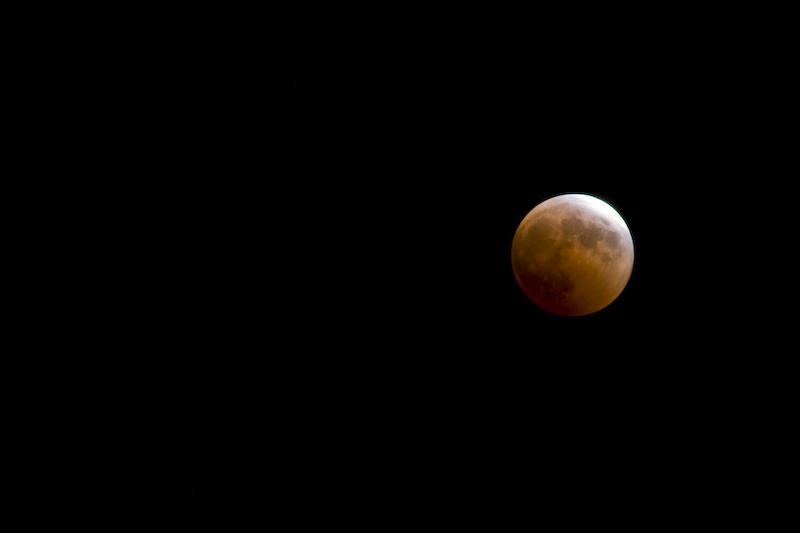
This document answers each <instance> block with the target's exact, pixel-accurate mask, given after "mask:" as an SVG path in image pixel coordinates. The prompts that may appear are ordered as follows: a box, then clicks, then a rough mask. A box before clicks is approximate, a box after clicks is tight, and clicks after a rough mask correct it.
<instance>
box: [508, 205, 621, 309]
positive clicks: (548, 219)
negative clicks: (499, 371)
mask: <svg viewBox="0 0 800 533" xmlns="http://www.w3.org/2000/svg"><path fill="white" fill-rule="evenodd" d="M511 265H512V267H513V269H514V276H515V277H516V278H517V283H519V286H520V288H522V291H523V292H524V293H525V295H526V296H527V297H528V298H529V299H530V300H531V301H533V302H534V303H535V304H536V305H538V306H539V307H541V308H542V309H544V310H545V311H549V312H551V313H554V314H556V315H562V316H582V315H588V314H590V313H594V312H596V311H599V310H601V309H603V308H605V307H606V306H608V305H609V304H610V303H611V302H613V301H614V300H616V299H617V297H618V296H619V295H620V294H621V293H622V291H623V289H624V288H625V286H626V285H627V284H628V280H629V279H630V277H631V272H632V271H633V238H632V237H631V232H630V230H629V229H628V226H627V224H625V221H624V220H623V219H622V217H621V216H620V214H619V213H617V211H616V210H615V209H614V208H613V207H611V206H610V205H608V204H607V203H606V202H604V201H603V200H600V199H599V198H596V197H594V196H589V195H586V194H562V195H560V196H555V197H553V198H550V199H548V200H545V201H544V202H542V203H540V204H539V205H537V206H536V207H534V208H533V209H532V210H531V212H530V213H528V214H527V215H526V216H525V218H524V219H523V220H522V222H521V223H520V225H519V227H518V228H517V231H516V233H515V234H514V240H513V242H512V244H511Z"/></svg>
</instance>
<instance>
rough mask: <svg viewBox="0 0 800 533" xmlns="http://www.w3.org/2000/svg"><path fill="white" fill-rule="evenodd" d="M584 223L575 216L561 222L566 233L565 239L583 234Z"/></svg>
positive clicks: (562, 229)
mask: <svg viewBox="0 0 800 533" xmlns="http://www.w3.org/2000/svg"><path fill="white" fill-rule="evenodd" d="M583 229H584V225H583V221H582V220H581V219H579V218H578V217H577V216H575V215H573V216H571V217H567V218H564V219H562V220H561V231H563V232H564V237H575V236H577V235H580V234H581V233H582V232H583Z"/></svg>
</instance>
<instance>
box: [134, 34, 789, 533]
mask: <svg viewBox="0 0 800 533" xmlns="http://www.w3.org/2000/svg"><path fill="white" fill-rule="evenodd" d="M582 24H584V26H582V28H591V27H593V26H592V23H591V21H589V20H587V21H584V22H582ZM456 26H457V25H456ZM567 26H569V27H560V29H558V28H555V27H549V25H544V26H542V27H541V28H538V30H537V31H521V30H520V29H519V28H516V29H508V31H506V30H503V29H502V28H499V27H498V28H495V29H494V30H492V31H490V32H488V33H485V34H484V33H481V34H480V35H476V34H475V33H474V32H470V31H466V30H463V29H462V33H461V34H459V35H460V36H459V35H455V34H453V36H452V37H451V38H450V37H449V38H442V39H438V40H437V39H432V40H426V41H424V44H423V41H421V40H419V41H417V40H416V39H415V40H414V43H415V44H414V45H413V46H412V45H410V44H408V42H406V41H400V45H398V44H397V42H395V45H392V44H387V45H386V46H371V45H369V42H355V43H353V45H352V46H341V47H335V49H332V48H330V47H319V48H315V47H311V49H310V50H308V51H306V50H304V51H302V53H301V52H299V51H297V54H296V55H295V56H293V60H290V61H287V63H289V64H290V68H287V69H286V70H285V72H284V71H281V72H278V76H277V77H278V78H281V79H280V80H279V81H278V82H277V83H276V82H275V81H274V80H272V79H271V81H268V82H265V81H264V80H263V79H262V78H261V77H260V76H261V75H260V74H259V73H258V72H257V71H254V70H253V69H252V68H250V67H251V65H252V64H253V63H252V62H250V59H252V57H248V58H243V57H241V56H237V57H238V59H236V61H227V60H224V59H223V60H219V64H220V65H224V67H220V68H223V69H224V72H225V73H226V76H227V77H226V78H225V81H224V82H223V81H219V80H220V78H219V77H214V76H207V77H203V78H202V79H203V80H205V82H206V83H207V85H205V87H206V88H207V89H205V91H207V93H204V94H205V96H207V98H206V97H205V96H202V95H200V96H195V98H196V100H193V102H194V104H192V105H190V106H188V108H187V110H186V111H182V113H185V115H186V116H194V117H195V119H194V120H193V121H192V123H191V124H192V126H191V127H190V128H187V130H186V136H185V137H182V139H183V140H182V141H180V142H176V143H174V144H170V142H171V141H170V140H169V139H172V137H170V138H169V139H165V140H164V146H165V147H166V148H165V153H168V154H171V155H169V156H167V155H165V156H162V157H163V159H159V161H161V162H164V163H169V166H168V167H162V169H163V168H167V170H169V169H171V170H169V172H172V173H173V174H171V175H174V176H176V179H175V180H174V181H170V182H169V185H164V183H165V182H163V181H162V182H160V183H161V184H160V185H157V184H155V183H154V184H153V187H160V189H159V190H160V193H159V200H158V201H157V202H156V204H157V206H156V207H154V209H155V211H154V212H155V213H156V214H154V215H153V217H152V218H151V219H150V220H152V221H153V222H152V223H150V224H149V225H148V226H147V228H146V230H145V231H146V232H149V234H151V235H153V236H154V239H153V241H152V242H151V243H150V244H147V245H145V244H142V246H145V248H143V249H147V250H151V251H152V250H154V249H155V250H157V251H158V257H159V258H161V260H163V262H162V263H160V264H162V265H165V266H164V268H163V269H156V268H154V269H151V270H149V271H148V272H150V274H148V276H147V278H146V280H143V281H141V286H140V287H139V289H141V291H143V292H142V293H141V294H146V295H148V297H152V298H155V299H156V300H158V301H159V302H160V303H159V306H157V308H156V309H155V310H154V311H153V315H155V316H156V317H157V318H158V319H157V320H156V319H153V320H154V322H156V323H158V324H160V326H158V328H159V329H158V332H157V333H154V332H153V331H152V330H148V331H150V333H148V334H147V335H148V337H147V338H151V339H157V340H158V345H159V346H161V349H163V350H164V353H165V355H164V356H163V358H160V356H157V355H153V356H152V357H153V364H158V365H161V366H160V368H161V369H162V371H163V375H164V377H163V378H162V380H161V381H160V382H159V383H158V384H157V385H155V386H154V390H158V391H162V392H159V395H158V396H157V397H159V398H161V397H162V396H161V395H163V398H164V400H165V405H167V406H168V410H167V412H168V413H171V414H169V415H168V416H169V417H172V418H171V419H172V420H178V422H176V423H175V424H174V425H173V424H170V423H165V427H167V426H168V427H169V430H168V431H169V432H170V434H174V435H175V436H176V438H177V439H178V441H179V442H180V443H181V446H180V450H182V451H179V450H177V449H176V451H175V452H174V453H175V457H176V463H175V464H177V465H179V467H176V468H175V469H174V470H173V471H174V472H176V475H175V476H174V478H175V479H176V480H177V483H178V485H180V486H181V487H185V488H186V491H185V493H184V494H189V497H188V501H189V505H190V513H191V515H192V516H194V517H199V519H200V520H201V521H202V519H203V518H204V517H205V516H207V515H208V514H209V513H212V512H213V511H214V510H215V509H221V508H223V507H225V506H226V505H228V504H229V503H231V502H235V505H244V506H247V505H249V504H253V505H262V504H263V505H266V506H268V507H270V508H280V509H282V510H286V509H289V510H290V512H291V513H293V514H294V515H295V516H297V517H298V520H299V521H300V522H302V521H305V520H323V521H324V520H331V521H333V522H331V523H334V522H335V521H336V520H338V519H339V518H342V517H345V516H349V515H350V514H351V513H356V514H358V515H359V516H362V517H364V519H366V517H367V516H375V517H378V518H376V519H377V520H380V517H383V518H384V519H385V518H386V517H392V516H395V515H398V516H403V517H406V518H407V519H410V517H411V516H412V515H416V514H417V513H423V514H427V513H429V512H438V513H443V514H453V513H455V514H456V515H458V516H462V517H464V516H471V517H473V518H474V520H475V521H476V523H477V522H481V523H486V524H489V525H496V524H497V522H496V521H497V520H500V517H506V518H509V519H518V518H520V517H524V516H525V515H526V514H529V513H533V514H538V513H545V510H549V511H551V512H555V513H556V514H559V515H561V516H574V517H576V518H580V517H583V518H587V519H588V518H591V517H599V516H601V515H603V513H607V515H608V516H613V515H615V514H616V513H619V512H622V511H620V509H622V508H624V509H631V508H635V509H637V513H636V514H637V515H642V516H651V517H652V516H656V515H660V514H663V513H664V512H666V511H665V506H666V507H669V506H678V507H680V508H682V509H689V508H694V507H695V506H698V505H700V504H701V503H702V502H705V503H703V505H707V504H708V502H709V497H707V491H712V492H713V490H712V489H710V488H709V487H712V486H714V487H717V486H719V485H725V484H727V483H735V481H736V479H738V477H737V476H739V475H740V474H741V472H739V471H734V470H731V468H730V464H731V461H733V460H734V456H735V455H736V453H738V452H737V451H736V450H734V449H732V448H731V447H730V446H729V445H728V443H729V442H731V439H734V437H733V436H732V435H735V434H737V432H738V431H740V428H741V427H742V425H743V424H745V423H746V424H754V425H755V424H765V422H764V420H765V417H766V415H764V414H763V412H762V413H760V414H759V413H756V412H754V411H752V410H751V406H752V405H753V401H754V400H753V398H754V396H758V397H759V398H762V400H763V398H764V394H765V393H766V389H767V387H766V386H765V385H764V382H765V380H768V379H769V376H770V375H771V374H770V372H771V371H772V370H771V369H772V368H774V365H779V364H780V360H779V359H769V358H770V357H773V355H770V354H774V349H773V347H772V346H771V341H770V339H771V336H770V334H768V333H764V332H763V331H762V330H760V329H758V327H757V326H756V324H757V323H758V324H760V322H757V320H755V319H753V318H752V315H751V314H750V313H749V312H748V309H752V308H753V305H752V304H751V303H749V302H752V300H753V299H755V300H758V299H759V298H760V296H759V292H758V291H757V290H753V289H752V287H751V286H750V285H749V284H748V283H747V282H746V281H745V280H747V276H748V269H749V267H748V266H742V265H748V264H749V263H748V261H749V259H748V258H747V257H746V254H747V253H748V252H747V251H746V250H743V249H742V247H741V243H742V242H753V239H757V238H758V237H757V235H756V233H757V228H756V226H754V225H753V224H744V223H741V222H735V223H734V225H735V226H736V235H735V238H734V236H733V235H732V234H731V233H730V231H729V230H728V228H729V227H730V224H728V223H721V220H726V218H725V217H729V218H732V219H735V220H741V218H742V217H746V216H747V215H746V210H744V209H743V208H742V207H741V206H742V203H741V202H742V201H743V199H744V197H746V196H747V195H748V193H747V192H744V191H742V190H740V189H737V185H736V184H737V183H740V182H741V180H744V179H750V178H749V177H750V176H752V175H753V173H754V172H755V171H756V169H758V170H759V172H762V173H763V172H764V168H765V165H768V164H769V161H771V160H772V159H770V157H769V156H768V153H767V152H768V151H769V150H775V149H776V148H775V146H776V145H775V144H774V143H768V142H766V141H765V140H764V137H759V138H757V139H754V138H752V135H751V136H749V137H748V135H749V134H748V132H752V131H754V129H753V128H754V125H755V124H756V123H757V122H758V120H760V119H759V118H758V117H759V116H760V115H758V113H755V112H752V110H748V109H744V108H743V107H742V106H740V105H739V104H738V102H740V101H741V95H742V94H743V92H747V90H746V89H745V86H744V85H742V84H741V83H739V84H737V83H736V82H735V80H740V79H745V78H747V76H745V75H744V74H743V72H744V70H743V69H745V68H766V67H763V65H761V66H759V65H753V66H751V67H745V66H744V62H745V61H746V60H745V59H742V57H743V56H742V55H739V54H738V53H737V54H734V55H733V56H729V55H726V54H721V53H718V52H715V51H714V50H716V49H715V48H714V47H713V43H703V42H702V41H703V39H702V38H701V37H702V34H703V32H696V33H697V35H699V36H700V37H697V38H695V39H693V40H690V39H689V37H688V35H689V34H688V33H685V34H682V36H681V37H677V36H675V35H674V34H673V33H671V31H672V30H671V29H670V28H671V26H669V25H667V24H665V25H664V26H659V25H657V24H656V25H647V26H641V27H629V26H626V25H624V24H623V25H622V26H624V27H625V31H622V29H619V28H618V29H617V30H612V29H610V28H608V30H607V31H601V30H598V29H597V28H596V27H595V29H594V30H593V31H590V32H588V33H587V32H579V31H577V29H576V28H575V27H574V25H572V24H569V25H567ZM686 31H687V32H690V30H689V29H687V30H686ZM378 33H380V32H378ZM479 33H480V32H479ZM578 35H582V37H581V38H578V37H576V36H578ZM467 36H470V37H469V38H467ZM390 41H391V40H390ZM404 43H405V44H404ZM292 46H294V45H292ZM292 46H290V47H289V48H292ZM278 53H279V54H280V53H282V51H281V50H279V51H278ZM734 56H735V57H734ZM214 64H215V65H216V63H214ZM197 68H198V69H199V70H198V71H199V72H206V71H205V70H204V69H205V68H206V66H205V64H204V63H203V62H198V64H197ZM187 69H188V70H187V72H189V71H192V72H194V71H193V70H192V69H191V68H188V67H187ZM243 72H246V74H241V75H240V74H237V73H243ZM270 72H272V73H274V71H270ZM185 76H190V77H192V76H194V74H191V73H188V74H187V73H184V74H180V75H178V78H179V79H178V82H177V83H178V85H179V86H181V84H184V83H186V82H185V81H183V82H182V81H180V80H181V79H184V78H183V77H185ZM192 79H193V80H194V78H192ZM748 79H749V78H748ZM215 80H216V81H215ZM742 83H744V82H742ZM187 85H191V84H187ZM732 87H736V88H737V89H736V91H734V90H733V89H731V88H732ZM748 87H751V86H748ZM212 96H213V98H212ZM176 99H177V100H181V98H180V94H179V93H176ZM181 101H185V100H181ZM209 102H218V103H217V104H215V105H209V107H207V108H203V107H202V106H205V105H206V104H208V103H209ZM220 102H222V103H220ZM201 104H202V105H201ZM767 105H768V102H766V101H765V102H764V106H767ZM197 106H200V107H197ZM198 108H203V109H205V111H204V113H206V114H202V115H200V116H198V115H196V114H195V113H193V112H192V111H191V109H198ZM734 108H735V109H736V111H735V112H732V111H731V110H732V109H734ZM748 113H750V114H748ZM165 137H168V136H166V135H165ZM743 147H746V149H743ZM181 162H184V163H185V164H182V163H181ZM182 165H183V166H182ZM178 169H183V170H184V172H179V171H178ZM165 172H166V171H165ZM750 186H753V183H752V180H751V181H750ZM569 192H581V193H588V194H592V195H595V196H598V197H600V198H602V199H604V200H606V201H607V202H609V203H610V204H612V205H613V206H614V207H616V208H617V210H618V211H619V213H620V214H621V215H622V217H623V218H624V219H625V220H626V222H627V224H628V226H629V228H630V230H631V232H632V235H633V239H634V245H635V251H636V256H635V263H634V269H633V274H632V277H631V279H630V282H629V284H628V286H627V288H626V289H625V291H624V292H623V293H622V295H621V296H620V297H619V298H618V299H617V300H616V301H615V302H614V303H613V304H612V305H611V306H609V307H608V308H607V309H605V310H602V311H600V312H598V313H596V314H594V315H589V316H586V317H579V318H563V317H557V316H553V315H549V314H547V313H546V312H544V311H542V310H540V309H539V308H537V307H536V306H535V305H534V304H533V303H531V302H530V301H528V300H527V299H526V298H525V296H524V295H523V294H522V292H521V291H520V290H519V288H518V286H517V284H516V282H515V279H514V276H513V273H512V271H511V264H510V247H511V240H512V237H513V235H514V231H515V230H516V228H517V225H518V224H519V222H520V221H521V220H522V218H523V217H524V216H525V215H526V214H527V213H528V211H530V209H532V208H533V207H534V206H535V205H536V204H538V203H539V202H541V201H543V200H545V199H547V198H549V197H551V196H553V195H557V194H562V193H569ZM147 203H148V205H150V204H151V202H150V201H148V202H147ZM154 246H155V248H153V247H154ZM721 258H724V259H721ZM721 263H722V264H724V265H725V266H724V267H723V266H721ZM731 264H734V265H736V267H735V268H731ZM148 282H150V283H148ZM743 284H744V286H747V287H750V288H748V289H744V292H746V294H745V295H744V296H743V295H742V289H741V288H738V289H736V290H732V289H731V287H733V286H737V287H741V286H742V285H743ZM159 288H162V289H165V288H168V290H166V289H165V290H161V291H160V290H159ZM138 297H139V298H142V301H144V296H141V295H140V296H138ZM148 301H155V300H152V299H151V300H148ZM745 301H746V302H747V303H745ZM756 330H757V331H756ZM754 353H759V354H766V355H762V356H761V357H767V358H768V359H767V360H765V359H759V360H758V362H754V359H753V354H754ZM745 376H747V378H746V379H745ZM176 383H177V384H178V385H177V386H175V384H176ZM781 390H782V389H781V388H780V387H777V388H776V389H775V390H773V391H772V393H774V394H779V393H780V391H781ZM775 401H777V400H775ZM164 416H167V415H164ZM743 421H746V422H743ZM742 438H744V437H742ZM742 475H743V474H742ZM720 498H721V496H720ZM711 499H714V498H711ZM715 501H716V500H715ZM576 506H577V507H579V508H580V509H581V511H580V513H579V512H578V511H576V510H575V507H576ZM576 513H577V514H576ZM578 515H580V517H579V516H578ZM337 517H338V518H337ZM630 518H631V520H633V516H632V515H631V516H630ZM581 519H582V518H581ZM376 523H377V522H376Z"/></svg>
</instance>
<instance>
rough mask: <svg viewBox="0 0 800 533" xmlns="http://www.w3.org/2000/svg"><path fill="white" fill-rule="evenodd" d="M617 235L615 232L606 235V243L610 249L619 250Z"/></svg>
mask: <svg viewBox="0 0 800 533" xmlns="http://www.w3.org/2000/svg"><path fill="white" fill-rule="evenodd" d="M619 241H620V239H619V233H617V232H615V231H609V232H607V233H606V242H607V243H608V245H609V246H610V247H612V248H615V249H616V248H619V244H620V242H619Z"/></svg>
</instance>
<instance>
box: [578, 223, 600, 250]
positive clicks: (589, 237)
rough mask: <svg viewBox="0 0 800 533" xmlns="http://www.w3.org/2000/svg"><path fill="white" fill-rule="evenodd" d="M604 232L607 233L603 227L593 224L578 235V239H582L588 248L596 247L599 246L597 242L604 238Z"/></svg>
mask: <svg viewBox="0 0 800 533" xmlns="http://www.w3.org/2000/svg"><path fill="white" fill-rule="evenodd" d="M603 233H605V230H604V229H603V228H601V227H600V226H598V225H596V224H591V225H590V226H589V227H587V228H586V229H584V230H583V232H582V233H581V234H580V235H578V239H580V241H581V244H582V245H584V246H586V247H587V248H594V247H596V246H597V242H598V241H600V240H601V239H602V238H603Z"/></svg>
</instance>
